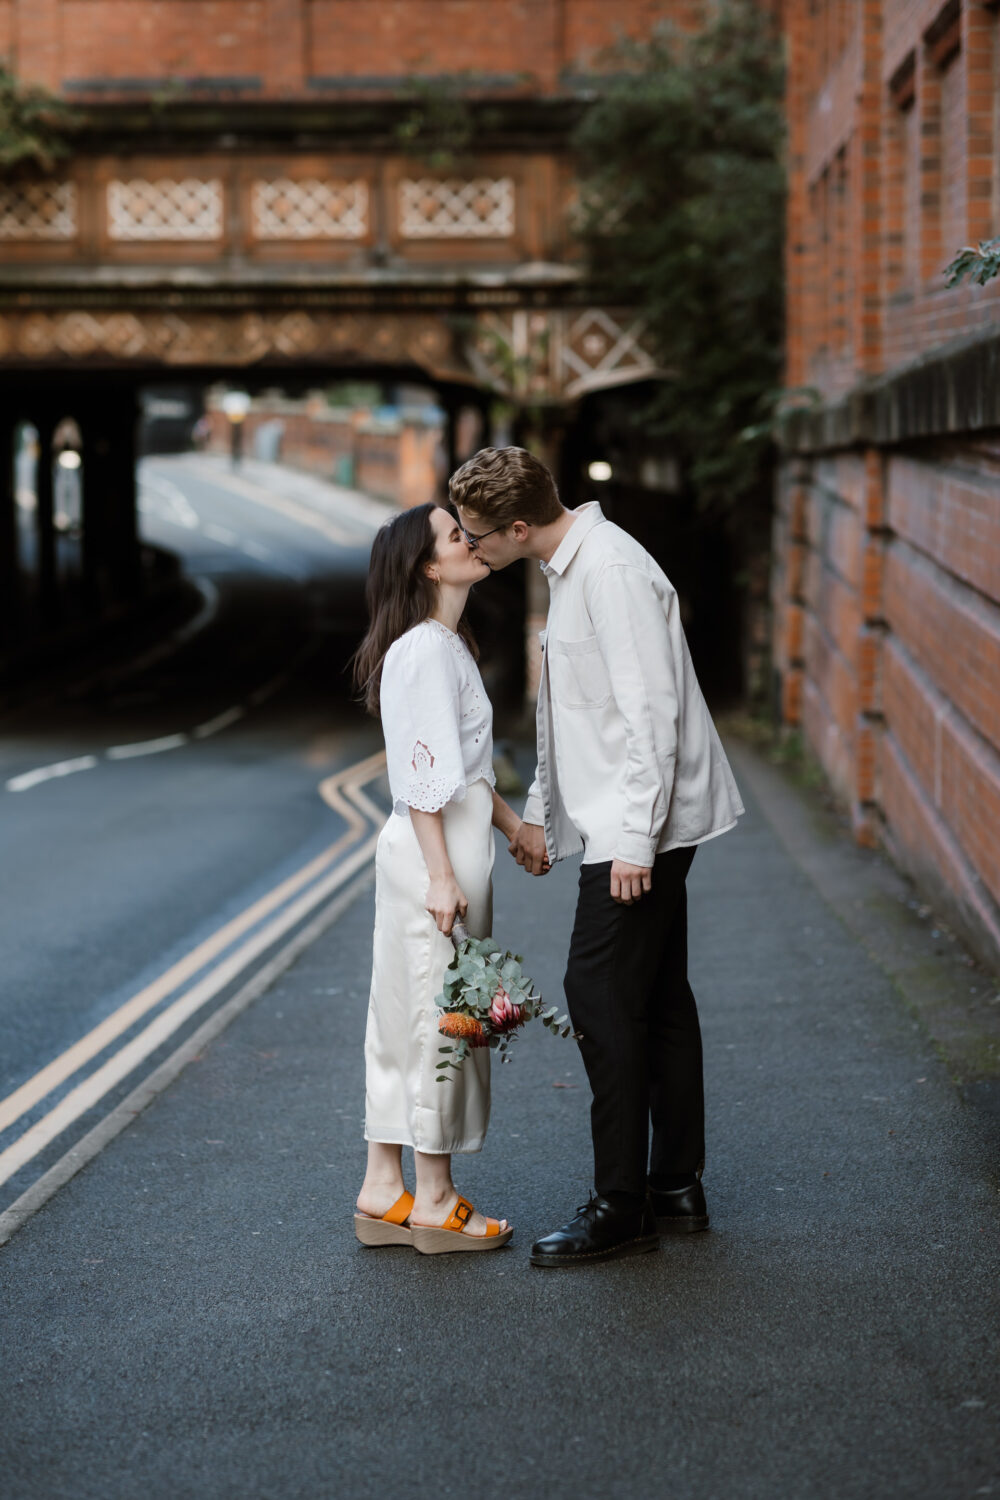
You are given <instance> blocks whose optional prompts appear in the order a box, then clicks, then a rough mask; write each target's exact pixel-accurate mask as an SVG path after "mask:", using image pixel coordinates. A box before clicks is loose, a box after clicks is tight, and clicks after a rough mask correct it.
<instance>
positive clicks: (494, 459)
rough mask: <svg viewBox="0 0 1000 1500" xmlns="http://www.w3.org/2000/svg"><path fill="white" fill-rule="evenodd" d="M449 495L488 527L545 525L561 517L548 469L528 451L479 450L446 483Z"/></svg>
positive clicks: (553, 482) (557, 494) (519, 449)
mask: <svg viewBox="0 0 1000 1500" xmlns="http://www.w3.org/2000/svg"><path fill="white" fill-rule="evenodd" d="M448 496H449V499H450V500H451V502H452V504H453V505H460V506H462V507H463V509H465V510H467V511H468V512H469V513H470V514H471V515H474V516H476V517H477V518H478V519H481V520H483V521H488V522H489V523H490V525H491V526H496V527H503V528H505V529H506V527H508V526H510V525H511V524H512V523H513V522H514V521H525V522H526V523H527V524H528V525H529V526H548V525H549V524H550V523H551V522H552V521H558V519H559V517H560V515H561V514H562V506H561V505H560V503H559V491H558V490H557V489H556V482H555V480H554V479H553V477H552V475H551V474H550V473H549V471H548V469H547V468H546V467H545V465H544V464H543V463H541V462H540V460H539V459H537V458H535V456H534V454H532V453H529V452H528V450H527V448H480V450H479V452H478V453H474V454H473V455H472V457H471V458H470V459H468V460H467V462H466V463H464V464H463V465H462V467H461V468H460V469H456V470H455V472H454V474H453V475H452V476H451V479H450V480H449V482H448Z"/></svg>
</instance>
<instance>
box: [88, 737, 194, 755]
mask: <svg viewBox="0 0 1000 1500" xmlns="http://www.w3.org/2000/svg"><path fill="white" fill-rule="evenodd" d="M188 739H189V736H188V735H186V734H164V735H161V736H160V738H159V739H158V740H137V741H136V743H135V744H134V745H111V746H109V748H108V749H107V750H105V752H104V753H105V755H106V756H107V757H108V760H132V759H134V758H135V757H136V756H139V755H162V754H163V752H164V750H177V749H178V748H179V747H180V746H181V745H186V744H187V743H188Z"/></svg>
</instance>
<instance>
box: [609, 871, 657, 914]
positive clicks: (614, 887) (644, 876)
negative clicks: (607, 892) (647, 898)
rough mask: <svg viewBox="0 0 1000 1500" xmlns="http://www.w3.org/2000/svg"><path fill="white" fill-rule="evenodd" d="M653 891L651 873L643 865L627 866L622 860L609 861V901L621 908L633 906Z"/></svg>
mask: <svg viewBox="0 0 1000 1500" xmlns="http://www.w3.org/2000/svg"><path fill="white" fill-rule="evenodd" d="M652 889H653V871H652V868H651V867H647V866H645V865H628V864H626V863H625V861H624V860H623V859H613V860H612V861H611V899H612V901H617V902H618V903H619V905H621V906H634V905H635V903H636V902H637V901H639V900H640V899H641V898H642V896H643V895H645V893H646V892H647V891H651V890H652Z"/></svg>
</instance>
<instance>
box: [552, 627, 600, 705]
mask: <svg viewBox="0 0 1000 1500" xmlns="http://www.w3.org/2000/svg"><path fill="white" fill-rule="evenodd" d="M548 651H549V671H550V673H551V676H552V689H553V696H554V698H555V700H556V702H557V703H559V704H560V705H561V706H562V707H564V708H600V707H601V706H602V704H605V703H607V701H608V699H609V698H610V697H611V679H610V678H609V677H608V670H607V667H605V665H604V658H603V657H602V655H601V653H600V650H599V649H598V645H597V637H596V636H593V635H592V636H588V637H587V639H586V640H583V641H560V640H556V639H555V637H554V636H550V637H549V641H548Z"/></svg>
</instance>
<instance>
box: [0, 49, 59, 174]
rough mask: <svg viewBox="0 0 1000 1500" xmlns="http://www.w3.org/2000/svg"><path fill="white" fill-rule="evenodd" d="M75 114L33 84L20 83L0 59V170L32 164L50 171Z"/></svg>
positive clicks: (54, 96)
mask: <svg viewBox="0 0 1000 1500" xmlns="http://www.w3.org/2000/svg"><path fill="white" fill-rule="evenodd" d="M76 127H77V115H76V112H75V111H74V110H72V109H71V108H70V107H69V106H68V105H67V104H64V103H63V101H62V100H61V99H59V98H57V97H56V95H55V94H50V93H49V92H48V90H47V89H43V88H40V87H39V86H38V85H35V84H23V83H21V82H20V80H19V79H18V78H17V77H16V76H15V74H14V73H12V72H11V71H10V69H9V68H7V67H6V66H5V65H4V64H3V63H2V62H0V170H5V171H8V172H10V171H14V170H17V169H18V168H22V169H25V168H35V169H38V170H41V171H43V172H50V171H51V170H52V168H53V167H54V165H55V163H56V162H57V161H58V160H59V159H60V158H61V157H64V156H66V155H67V154H68V152H69V149H70V148H69V144H68V141H67V137H68V136H69V135H70V134H71V133H72V132H73V131H74V130H75V129H76Z"/></svg>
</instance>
